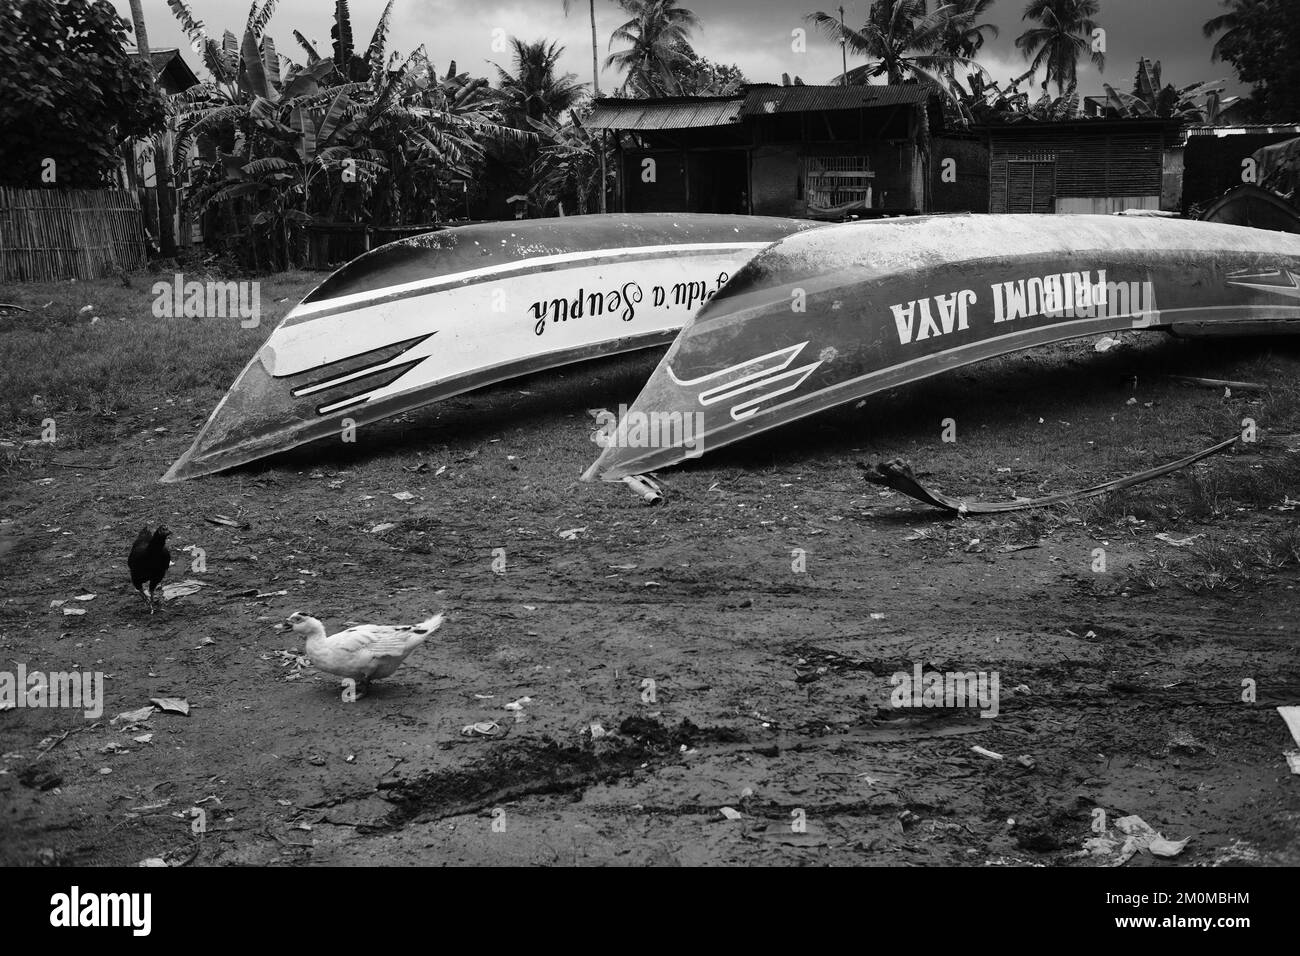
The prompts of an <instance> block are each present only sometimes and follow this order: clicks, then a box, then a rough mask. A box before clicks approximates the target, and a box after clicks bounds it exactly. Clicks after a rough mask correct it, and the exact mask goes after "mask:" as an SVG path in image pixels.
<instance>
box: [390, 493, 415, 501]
mask: <svg viewBox="0 0 1300 956" xmlns="http://www.w3.org/2000/svg"><path fill="white" fill-rule="evenodd" d="M393 497H394V498H396V499H397V500H398V501H410V500H411V499H412V498H414V497H415V495H413V494H411V493H410V492H409V491H399V492H397V493H396V494H395V495H393Z"/></svg>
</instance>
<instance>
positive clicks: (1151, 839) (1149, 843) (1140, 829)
mask: <svg viewBox="0 0 1300 956" xmlns="http://www.w3.org/2000/svg"><path fill="white" fill-rule="evenodd" d="M1115 829H1117V830H1119V832H1120V833H1123V834H1124V835H1125V836H1126V837H1128V839H1126V840H1125V841H1124V846H1123V847H1121V848H1120V851H1119V859H1118V860H1117V861H1116V863H1115V865H1116V866H1121V865H1123V864H1124V863H1127V862H1128V861H1129V860H1130V859H1131V858H1132V857H1133V856H1134V854H1136V853H1150V854H1151V855H1152V856H1158V857H1164V858H1165V859H1172V858H1173V857H1176V856H1178V855H1179V854H1180V853H1182V852H1183V850H1184V849H1185V848H1186V847H1187V844H1188V843H1189V842H1190V841H1191V839H1192V838H1191V837H1187V838H1186V839H1184V840H1166V839H1165V838H1164V836H1163V835H1162V834H1160V833H1158V832H1156V831H1155V830H1153V829H1152V828H1151V826H1150V825H1149V824H1148V823H1147V822H1146V821H1145V820H1143V819H1142V818H1141V817H1139V816H1127V817H1120V818H1119V819H1118V820H1116V821H1115Z"/></svg>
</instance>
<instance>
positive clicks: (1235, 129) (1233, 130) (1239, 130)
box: [1186, 123, 1300, 137]
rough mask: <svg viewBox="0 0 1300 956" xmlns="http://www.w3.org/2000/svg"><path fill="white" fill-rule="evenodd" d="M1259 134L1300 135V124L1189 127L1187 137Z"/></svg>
mask: <svg viewBox="0 0 1300 956" xmlns="http://www.w3.org/2000/svg"><path fill="white" fill-rule="evenodd" d="M1259 133H1300V123H1282V124H1280V125H1274V126H1269V125H1267V124H1257V125H1253V126H1252V125H1244V126H1189V127H1187V132H1186V135H1187V136H1189V137H1190V136H1244V135H1246V134H1259Z"/></svg>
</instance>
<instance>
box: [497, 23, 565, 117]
mask: <svg viewBox="0 0 1300 956" xmlns="http://www.w3.org/2000/svg"><path fill="white" fill-rule="evenodd" d="M510 43H511V44H512V46H513V47H514V73H508V72H506V71H505V70H504V69H502V68H501V67H500V66H498V65H497V64H495V63H494V64H493V66H496V69H497V78H498V84H497V85H498V86H499V87H500V90H499V96H500V100H501V104H502V106H504V107H505V109H506V110H507V112H508V113H510V114H511V118H512V119H515V120H517V121H518V123H519V124H520V128H522V129H527V128H528V122H527V121H528V120H530V119H532V120H552V119H554V118H555V117H557V116H560V115H562V114H563V113H565V112H566V111H568V110H569V109H571V108H572V107H574V106H575V105H577V103H578V101H579V100H580V99H581V98H582V92H583V91H582V88H583V85H584V84H582V83H579V82H577V80H578V78H577V76H575V75H574V74H572V73H565V74H563V75H559V74H557V73H556V69H555V66H556V63H558V62H559V59H560V57H561V56H562V55H563V54H564V47H562V46H560V45H559V44H558V43H547V42H546V41H545V40H538V41H537V42H536V43H525V42H524V41H523V40H520V39H517V38H515V37H511V38H510Z"/></svg>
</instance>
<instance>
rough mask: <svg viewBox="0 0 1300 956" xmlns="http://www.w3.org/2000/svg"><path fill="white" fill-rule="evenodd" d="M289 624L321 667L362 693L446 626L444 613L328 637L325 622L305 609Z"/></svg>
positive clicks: (340, 632) (397, 666) (315, 662)
mask: <svg viewBox="0 0 1300 956" xmlns="http://www.w3.org/2000/svg"><path fill="white" fill-rule="evenodd" d="M285 623H286V624H287V625H288V626H289V627H290V628H292V629H293V632H294V633H295V634H299V635H301V636H302V637H303V638H304V639H305V640H304V648H303V649H304V651H305V652H306V655H307V657H309V658H311V662H312V664H313V665H315V667H316V668H317V669H318V670H322V671H324V672H325V673H327V674H335V675H337V676H339V677H350V678H352V679H353V680H354V681H356V682H357V694H358V696H360V695H361V694H363V693H365V691H366V688H367V687H368V686H369V684H370V682H371V681H372V680H378V679H380V678H383V677H387V676H388V675H390V674H392V673H393V672H394V671H395V670H397V668H399V667H401V666H402V661H404V660H406V658H407V657H408V656H409V655H410V653H411V651H413V650H415V649H416V648H417V647H419V646H420V645H421V644H423V643H424V639H425V638H426V637H428V636H429V635H430V634H432V633H433V632H434V631H436V630H437V629H438V628H439V627H441V626H442V615H441V614H435V615H434V616H433V617H431V618H429V619H428V620H427V621H425V622H423V623H422V624H416V625H415V626H407V627H391V626H388V625H384V624H359V625H357V626H356V627H350V628H348V629H347V630H346V631H339V632H338V633H337V634H331V635H328V636H327V635H326V633H325V625H324V624H322V623H321V622H320V621H318V620H317V619H316V618H314V617H310V616H309V615H306V614H303V613H302V612H301V611H298V612H296V613H294V614H290V615H289V617H288V619H287V620H286V621H285Z"/></svg>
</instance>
